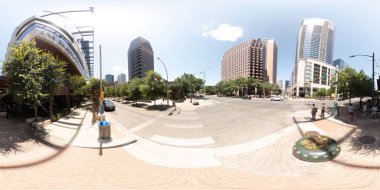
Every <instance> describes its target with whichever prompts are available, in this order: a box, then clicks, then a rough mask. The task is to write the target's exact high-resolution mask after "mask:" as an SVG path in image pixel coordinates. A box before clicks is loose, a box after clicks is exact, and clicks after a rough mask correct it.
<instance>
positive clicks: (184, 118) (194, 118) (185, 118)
mask: <svg viewBox="0 0 380 190" xmlns="http://www.w3.org/2000/svg"><path fill="white" fill-rule="evenodd" d="M170 119H171V120H198V119H199V117H180V116H178V117H176V116H174V117H171V118H170Z"/></svg>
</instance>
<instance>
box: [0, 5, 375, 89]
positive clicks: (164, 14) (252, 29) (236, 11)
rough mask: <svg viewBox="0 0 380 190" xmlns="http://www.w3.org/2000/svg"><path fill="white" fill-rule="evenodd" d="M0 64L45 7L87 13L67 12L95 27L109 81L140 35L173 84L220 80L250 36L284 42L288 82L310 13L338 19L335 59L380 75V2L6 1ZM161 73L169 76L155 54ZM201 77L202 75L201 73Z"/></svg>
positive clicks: (283, 72) (280, 64)
mask: <svg viewBox="0 0 380 190" xmlns="http://www.w3.org/2000/svg"><path fill="white" fill-rule="evenodd" d="M0 7H1V8H2V11H0V21H1V22H0V23H1V24H0V31H1V33H0V61H2V60H4V57H5V54H6V49H7V47H8V43H9V41H10V39H11V35H12V33H13V31H14V29H15V28H16V27H17V26H18V25H19V24H21V23H22V22H23V21H24V20H26V19H27V18H29V17H30V16H33V15H42V14H44V13H45V12H43V11H53V12H58V11H67V10H86V9H89V7H94V13H93V14H91V13H88V12H87V13H74V14H65V16H66V17H67V18H69V20H70V22H73V23H75V25H77V26H81V25H93V26H94V27H95V72H94V76H95V77H96V78H99V77H100V75H99V73H100V72H99V45H100V44H101V46H102V65H103V67H102V69H103V78H104V75H106V74H113V75H115V78H116V76H117V75H118V74H120V73H125V74H127V78H128V48H129V45H130V42H131V41H132V40H133V39H135V38H137V37H139V36H141V37H143V38H145V39H147V40H148V41H149V42H150V44H151V46H152V48H153V51H154V56H155V58H157V57H160V58H161V59H162V60H163V62H164V63H165V65H166V67H167V71H168V75H169V81H172V80H174V79H175V78H176V77H179V76H181V75H182V74H183V73H192V74H194V73H199V72H204V71H206V72H205V73H206V75H205V78H206V85H214V84H216V83H218V82H219V81H220V80H221V60H222V58H223V55H224V52H225V51H227V50H228V49H230V48H232V47H233V46H235V45H237V44H239V43H241V42H244V41H247V40H249V39H252V38H255V39H257V38H274V40H275V42H276V44H277V46H278V58H277V70H278V71H277V80H290V75H291V72H292V70H293V68H294V64H295V54H296V43H297V35H298V30H299V27H300V24H301V21H302V19H304V18H324V19H328V20H331V21H332V22H333V23H334V24H335V29H336V31H335V42H334V59H338V58H342V59H343V60H344V61H346V62H347V63H348V64H349V65H350V66H352V67H353V68H355V69H356V70H361V69H363V70H364V71H365V73H366V74H367V75H370V76H371V75H372V62H371V58H367V57H355V58H348V57H349V56H350V55H355V54H366V55H372V52H374V53H375V58H376V57H379V59H378V58H376V66H375V72H376V76H375V78H378V75H379V72H380V54H379V53H380V43H379V42H380V40H379V35H380V24H379V18H380V11H379V8H380V1H379V2H378V1H376V0H360V1H359V0H150V1H149V0H123V1H122V0H54V1H53V0H33V1H30V0H0ZM154 67H155V71H157V72H158V73H160V74H161V75H162V76H163V77H164V78H166V74H165V69H164V66H163V65H162V64H161V62H159V61H158V60H157V59H155V63H154ZM196 77H199V78H203V77H204V76H203V75H202V74H196Z"/></svg>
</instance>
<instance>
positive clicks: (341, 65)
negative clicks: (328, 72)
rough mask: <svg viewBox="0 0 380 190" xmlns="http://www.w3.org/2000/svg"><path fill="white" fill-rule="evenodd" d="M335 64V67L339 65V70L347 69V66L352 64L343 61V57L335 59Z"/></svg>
mask: <svg viewBox="0 0 380 190" xmlns="http://www.w3.org/2000/svg"><path fill="white" fill-rule="evenodd" d="M333 65H334V67H336V66H338V69H339V70H342V69H345V68H347V67H350V65H348V63H346V62H345V61H343V59H340V58H339V59H336V60H334V61H333Z"/></svg>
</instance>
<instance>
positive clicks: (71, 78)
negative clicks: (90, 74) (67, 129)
mask: <svg viewBox="0 0 380 190" xmlns="http://www.w3.org/2000/svg"><path fill="white" fill-rule="evenodd" d="M65 85H66V86H67V88H69V93H70V103H69V107H71V106H78V104H79V103H80V102H81V101H82V100H78V97H83V95H85V93H84V89H83V88H84V86H85V85H86V78H84V76H81V75H70V74H68V75H67V76H66V80H65Z"/></svg>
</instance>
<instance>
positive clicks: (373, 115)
mask: <svg viewBox="0 0 380 190" xmlns="http://www.w3.org/2000/svg"><path fill="white" fill-rule="evenodd" d="M376 115H377V106H373V107H372V115H371V118H372V119H375V118H376Z"/></svg>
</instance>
